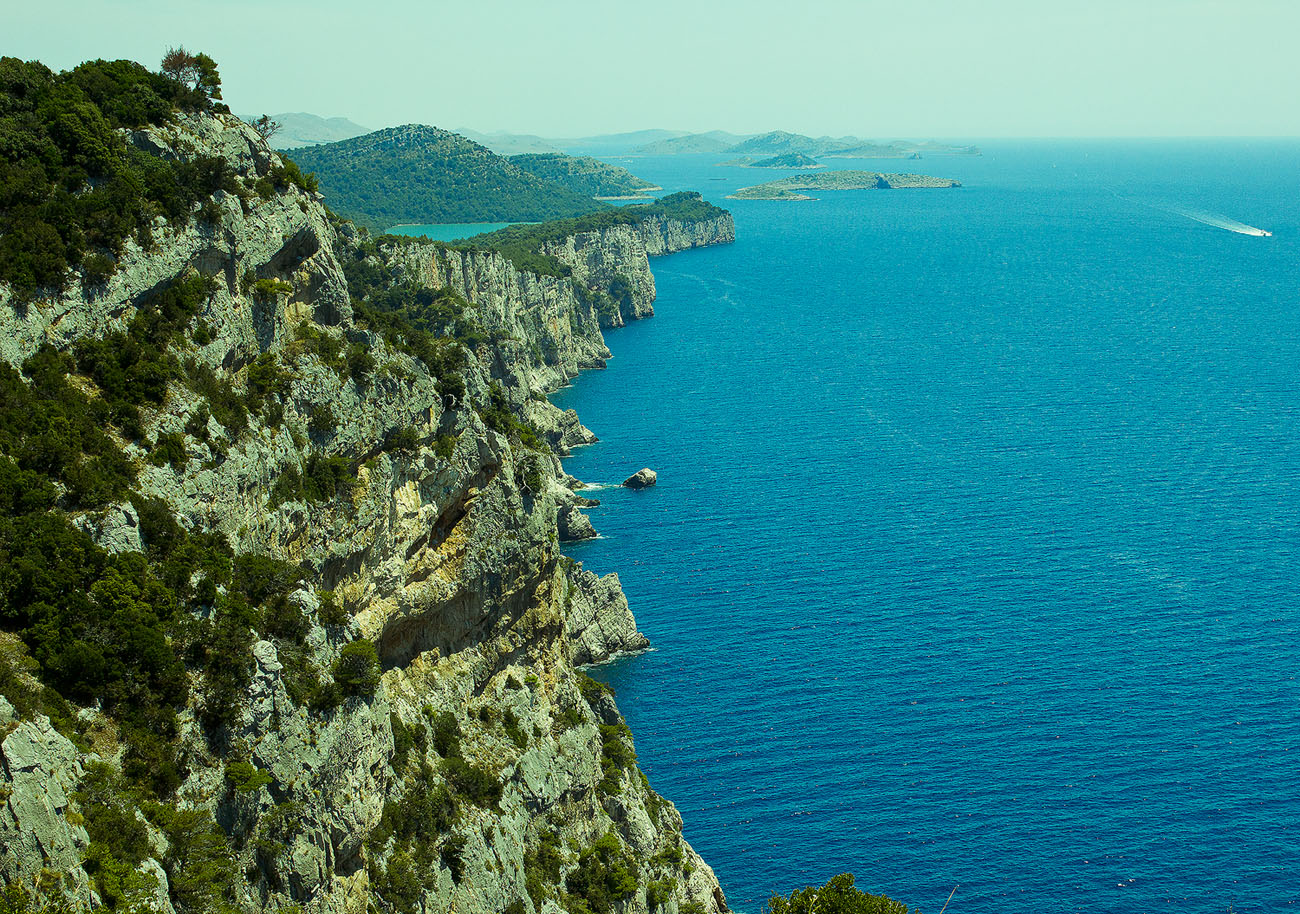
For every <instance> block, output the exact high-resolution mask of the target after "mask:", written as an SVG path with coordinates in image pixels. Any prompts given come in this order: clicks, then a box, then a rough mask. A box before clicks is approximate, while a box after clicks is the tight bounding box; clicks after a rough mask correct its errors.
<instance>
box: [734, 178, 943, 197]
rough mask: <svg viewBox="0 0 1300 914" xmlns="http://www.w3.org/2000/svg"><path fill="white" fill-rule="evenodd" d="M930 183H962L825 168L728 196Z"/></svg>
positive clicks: (893, 187)
mask: <svg viewBox="0 0 1300 914" xmlns="http://www.w3.org/2000/svg"><path fill="white" fill-rule="evenodd" d="M931 187H961V182H960V181H954V180H952V179H951V178H935V177H932V176H930V175H911V174H884V173H881V172H878V171H824V172H820V173H818V174H815V175H792V176H791V177H788V178H781V179H780V180H779V181H769V182H768V183H766V184H756V185H754V186H752V187H742V188H740V189H739V190H737V191H736V192H735V193H733V194H729V195H728V196H727V199H728V200H789V201H793V200H814V199H816V198H815V197H811V196H809V195H807V194H802V193H799V191H802V190H912V189H917V188H931Z"/></svg>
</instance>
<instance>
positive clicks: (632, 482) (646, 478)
mask: <svg viewBox="0 0 1300 914" xmlns="http://www.w3.org/2000/svg"><path fill="white" fill-rule="evenodd" d="M658 481H659V476H658V474H657V473H655V471H654V470H652V469H650V468H649V467H646V468H645V469H643V470H637V471H636V472H635V473H633V474H632V475H631V476H629V477H628V478H627V479H624V480H623V485H625V486H627V487H628V488H629V489H648V488H650V487H651V486H652V485H654V484H655V483H656V482H658Z"/></svg>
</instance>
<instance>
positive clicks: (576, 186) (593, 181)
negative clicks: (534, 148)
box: [510, 152, 659, 197]
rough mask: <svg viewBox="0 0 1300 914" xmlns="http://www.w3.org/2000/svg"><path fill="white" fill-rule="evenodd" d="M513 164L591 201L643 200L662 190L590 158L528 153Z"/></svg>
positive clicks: (622, 169) (513, 159)
mask: <svg viewBox="0 0 1300 914" xmlns="http://www.w3.org/2000/svg"><path fill="white" fill-rule="evenodd" d="M510 163H511V164H512V165H517V166H519V168H521V169H523V170H524V171H526V172H527V173H528V174H530V175H532V176H533V177H535V178H539V179H541V180H543V181H550V182H552V183H554V184H559V185H560V186H562V187H567V188H568V189H569V190H571V191H573V192H574V193H578V194H583V195H585V196H588V197H633V196H643V195H644V193H645V192H646V191H648V190H659V188H658V187H657V186H656V185H654V184H651V183H650V182H649V181H646V180H643V179H641V178H638V177H637V176H636V175H634V174H632V172H630V171H628V170H627V169H626V168H619V167H618V166H617V165H610V164H608V163H606V162H602V161H600V160H599V159H593V158H591V157H590V156H570V155H565V154H564V153H562V152H539V153H526V154H523V155H515V156H511V157H510Z"/></svg>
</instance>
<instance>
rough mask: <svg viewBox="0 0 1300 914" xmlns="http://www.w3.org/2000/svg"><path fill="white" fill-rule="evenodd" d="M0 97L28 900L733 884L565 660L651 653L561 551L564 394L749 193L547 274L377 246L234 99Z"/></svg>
mask: <svg viewBox="0 0 1300 914" xmlns="http://www.w3.org/2000/svg"><path fill="white" fill-rule="evenodd" d="M211 75H212V77H214V78H215V76H216V73H215V65H213V67H212V71H211ZM209 85H210V86H212V85H219V82H213V83H209ZM0 86H3V87H4V89H5V95H4V96H3V101H4V107H3V108H2V109H0V129H3V131H4V135H5V136H6V137H8V138H9V139H10V140H11V143H10V144H9V145H6V146H5V147H4V148H3V149H0V174H2V175H3V177H4V187H5V188H6V190H7V191H10V195H9V196H7V197H6V198H5V206H4V208H3V209H0V254H2V255H3V256H2V257H0V569H2V570H3V572H4V573H3V581H4V586H3V587H0V848H2V849H3V850H2V852H0V886H3V887H4V891H3V892H0V899H3V901H2V905H3V908H4V910H5V911H6V912H8V914H28V912H31V914H35V912H38V911H39V912H43V914H58V912H65V911H71V910H78V911H91V910H93V911H96V912H98V914H135V912H153V914H277V912H278V914H284V912H289V911H305V912H311V914H356V912H374V914H417V912H421V911H449V910H454V911H459V912H462V914H500V912H508V914H542V912H547V914H557V912H560V911H568V912H571V914H587V912H592V914H595V912H615V911H617V912H619V914H652V912H653V914H673V912H676V914H722V912H725V911H726V910H727V904H726V899H725V897H724V896H723V893H722V890H721V888H720V887H719V886H718V884H717V881H716V879H715V878H714V876H713V873H712V870H711V869H710V868H709V866H708V864H707V863H705V861H703V860H702V859H701V858H700V857H699V855H698V854H696V853H695V851H694V850H693V849H692V848H691V847H690V845H689V844H688V843H687V842H686V841H685V840H684V839H683V838H682V820H681V816H680V815H679V813H678V812H677V810H676V809H675V808H674V807H673V805H672V803H671V802H669V801H668V800H667V799H665V798H663V797H661V796H660V795H659V794H657V793H656V792H655V791H654V790H653V789H652V787H651V786H650V783H649V781H648V780H647V779H646V777H645V775H644V774H643V773H642V772H641V770H640V768H639V767H638V765H637V759H636V752H635V745H634V742H633V737H632V734H631V731H630V730H629V729H628V727H627V725H626V723H625V722H624V721H623V719H622V718H621V716H620V715H619V712H618V708H617V705H616V704H615V701H614V696H613V694H612V692H611V691H610V690H609V689H608V688H607V687H605V686H603V685H601V684H599V683H597V682H596V681H595V680H593V679H591V678H589V677H587V676H586V675H585V674H584V673H582V672H581V670H580V669H579V666H580V665H581V664H586V663H592V662H600V661H603V660H606V659H609V658H610V657H611V656H612V655H614V654H615V653H617V652H620V651H629V650H642V649H645V648H646V647H647V646H648V644H649V642H648V641H647V639H646V638H645V637H644V636H643V635H641V634H640V633H639V632H638V631H637V629H636V622H635V619H634V618H633V617H632V615H631V612H630V611H629V609H628V605H627V600H626V598H625V597H624V596H623V594H622V590H621V587H620V584H619V581H618V578H617V576H616V575H612V574H611V575H607V576H606V577H604V578H598V577H597V576H596V575H594V574H592V573H591V572H589V571H587V570H585V569H583V568H582V566H581V565H580V564H579V563H577V562H575V561H572V560H570V559H568V558H566V557H565V556H564V555H563V554H562V553H561V552H560V548H559V544H560V543H561V542H562V541H564V540H566V539H569V538H571V537H574V536H577V535H583V531H584V529H585V530H589V529H590V525H589V524H585V525H584V523H583V521H585V518H584V517H583V515H582V514H581V511H580V508H581V507H582V506H584V505H586V504H588V503H587V502H586V501H584V500H583V499H582V498H580V497H579V496H578V495H577V494H576V492H575V491H574V490H575V488H577V487H579V486H580V483H579V482H578V481H577V480H574V479H573V478H572V477H570V476H568V475H567V474H566V473H565V472H564V471H563V468H562V466H561V464H560V461H559V459H558V455H559V454H561V453H564V452H565V450H566V449H567V448H569V447H571V446H572V445H575V444H579V443H589V442H590V441H592V440H594V436H592V435H591V433H590V432H588V431H587V430H586V429H585V428H583V426H582V425H581V423H580V422H579V420H578V417H577V416H576V414H574V413H573V412H572V411H569V412H562V411H561V410H559V409H558V408H557V407H555V406H554V405H552V404H551V403H550V402H549V401H548V400H547V399H546V396H545V395H546V394H547V393H548V392H550V391H553V390H555V389H557V388H558V387H560V386H562V385H563V384H565V383H567V381H568V380H569V379H570V378H572V377H573V376H575V375H576V374H577V373H578V372H579V371H580V370H582V369H584V368H596V367H600V366H602V365H603V364H604V361H605V359H607V358H608V357H609V350H608V349H607V348H606V346H605V344H604V340H603V337H602V333H601V328H602V327H610V326H620V325H622V324H623V323H624V322H626V321H628V320H632V319H635V318H639V317H646V316H649V315H650V314H651V313H652V310H653V308H652V303H653V301H654V294H655V293H654V277H653V276H652V275H651V273H650V269H649V263H648V261H647V254H648V253H656V254H660V253H669V252H671V251H676V250H681V249H683V248H686V247H691V246H697V245H704V244H716V243H724V242H727V241H730V240H731V239H732V238H733V237H734V227H733V226H732V224H731V218H730V216H729V214H727V213H726V212H725V211H723V210H719V209H717V208H716V207H711V206H709V205H708V204H706V203H704V202H703V201H702V200H700V199H699V198H698V197H696V196H688V197H687V198H683V199H679V200H669V201H667V202H665V203H662V204H656V205H655V206H653V207H647V208H646V209H645V210H644V211H642V212H640V213H639V214H636V213H634V214H631V215H628V216H619V215H618V212H617V211H615V212H614V213H613V216H617V217H618V218H613V217H605V214H604V213H601V214H597V215H596V216H592V217H589V218H590V219H592V220H593V221H592V222H590V223H588V224H585V225H576V226H570V227H569V230H567V231H560V232H552V233H548V234H547V235H546V237H544V238H543V237H539V238H537V239H536V241H537V243H538V245H539V248H538V250H540V251H541V253H542V254H544V256H546V257H548V258H550V260H551V262H554V263H556V264H559V265H560V266H561V267H562V268H563V269H562V270H561V271H559V272H561V273H562V274H563V275H541V274H537V273H532V272H524V271H520V270H518V269H517V268H516V267H515V266H514V265H513V264H512V263H511V262H510V261H509V260H508V259H506V258H505V257H503V256H502V255H501V254H500V253H497V252H495V251H492V250H484V249H464V250H456V249H450V248H447V247H445V246H440V245H434V244H429V243H421V242H415V241H411V240H409V239H407V240H403V239H396V238H391V237H384V238H379V239H375V240H371V239H367V238H366V237H365V236H364V235H363V234H362V233H361V232H359V231H358V230H357V229H356V228H355V227H354V226H353V225H351V224H350V223H346V222H342V221H340V220H339V219H338V218H337V217H336V216H334V215H333V214H331V213H329V212H328V211H327V210H326V209H325V207H324V205H323V203H322V198H321V195H320V194H319V193H318V192H317V191H316V190H315V185H314V183H313V182H312V180H311V179H310V178H308V177H305V176H304V175H303V174H302V173H301V172H300V171H299V170H298V169H297V168H296V167H295V166H294V165H293V164H292V163H291V162H290V161H289V160H287V159H285V158H284V157H282V156H280V155H278V154H276V153H275V152H274V151H272V150H271V149H270V148H269V147H268V146H267V145H266V143H265V142H264V141H263V139H262V138H261V137H260V136H259V135H258V134H257V132H256V131H255V130H253V129H252V128H251V127H250V126H248V125H247V124H244V123H243V122H241V121H240V120H239V119H237V118H235V117H234V116H232V115H230V114H229V113H228V112H227V111H226V110H225V108H224V105H221V104H220V103H219V102H217V101H216V99H215V98H214V96H213V95H210V94H209V92H212V91H213V89H211V88H209V89H202V88H198V87H190V86H187V85H183V84H181V83H180V82H179V81H177V80H173V79H171V78H168V77H161V76H159V75H158V74H153V73H150V72H149V71H147V70H145V69H144V68H143V67H140V66H139V65H137V64H133V63H130V62H126V61H116V62H105V61H96V62H93V63H90V64H86V65H83V66H82V67H79V68H77V70H75V71H72V72H69V73H63V74H54V73H51V72H50V71H49V70H48V69H46V68H44V67H42V66H41V65H39V64H24V63H22V62H20V61H17V60H14V59H12V58H6V59H4V60H2V61H0ZM70 124H73V125H77V126H78V128H79V129H76V130H71V129H68V125H70ZM29 148H40V149H41V150H42V151H43V152H42V156H41V157H40V158H39V159H35V160H26V159H25V158H24V157H23V154H22V150H24V149H29ZM88 151H93V155H88V154H87V153H88ZM475 161H476V160H475ZM16 176H21V178H22V182H23V183H22V185H21V186H23V187H26V188H27V189H28V191H29V192H31V193H30V196H29V197H27V198H23V199H20V198H18V197H16V196H15V195H13V193H12V191H13V189H14V188H15V187H17V186H19V185H18V183H17V182H16V180H15V177H16ZM697 215H700V216H706V217H707V218H705V219H703V220H697V219H696V218H695V217H696V216H697ZM602 218H604V219H606V220H607V221H602ZM31 893H35V897H34V898H33V897H32V894H31ZM65 902H66V903H67V904H66V905H65Z"/></svg>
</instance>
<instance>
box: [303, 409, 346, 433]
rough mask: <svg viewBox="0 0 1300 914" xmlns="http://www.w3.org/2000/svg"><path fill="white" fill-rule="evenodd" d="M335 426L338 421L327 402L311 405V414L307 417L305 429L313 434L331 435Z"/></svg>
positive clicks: (336, 426)
mask: <svg viewBox="0 0 1300 914" xmlns="http://www.w3.org/2000/svg"><path fill="white" fill-rule="evenodd" d="M337 428H338V421H337V420H336V419H335V418H334V410H333V409H331V408H330V406H329V404H328V403H322V404H320V405H318V406H313V407H312V410H311V415H310V416H308V418H307V431H309V432H311V433H312V434H313V435H332V434H334V431H335V430H336V429H337Z"/></svg>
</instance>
